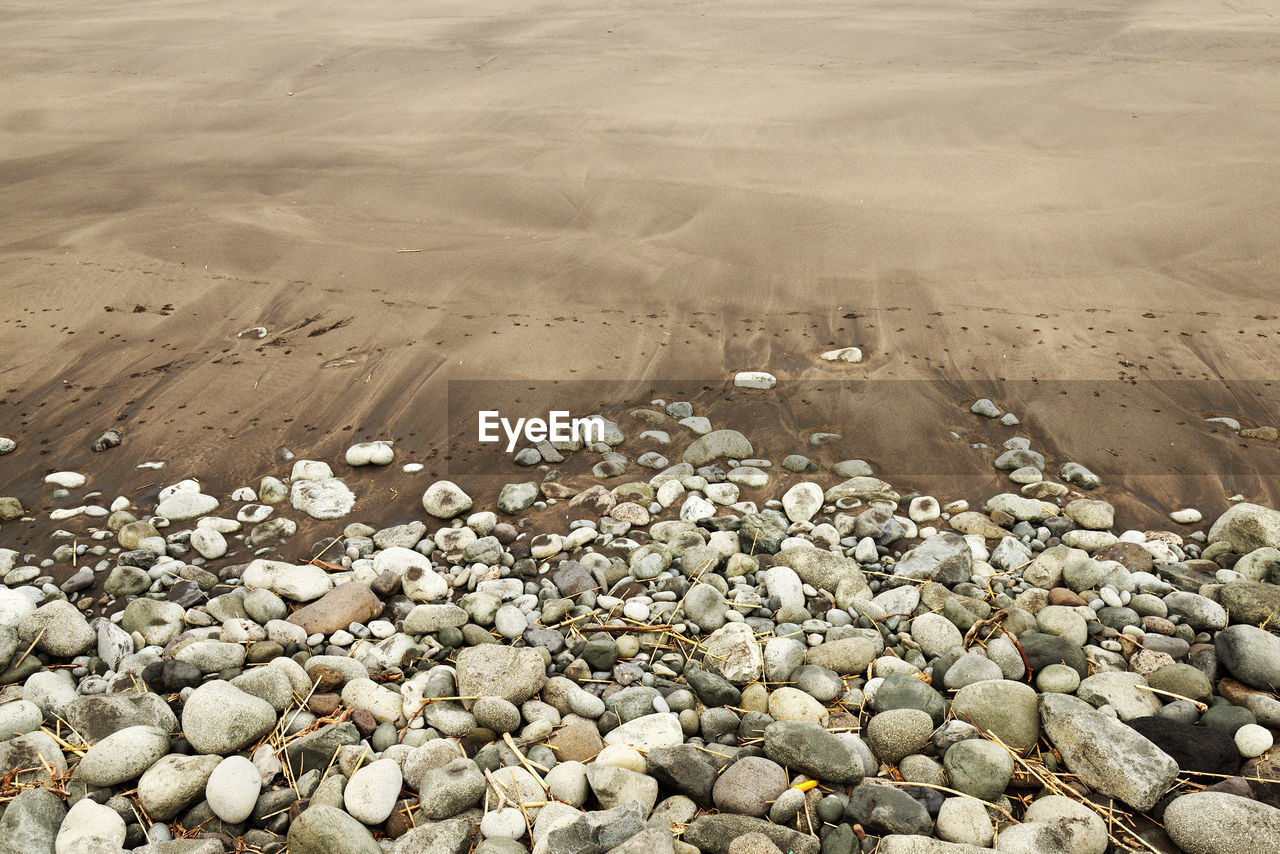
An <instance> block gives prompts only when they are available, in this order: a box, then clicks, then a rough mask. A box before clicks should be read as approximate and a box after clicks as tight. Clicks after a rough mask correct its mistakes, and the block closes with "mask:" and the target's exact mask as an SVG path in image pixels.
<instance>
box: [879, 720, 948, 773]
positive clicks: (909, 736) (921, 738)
mask: <svg viewBox="0 0 1280 854" xmlns="http://www.w3.org/2000/svg"><path fill="white" fill-rule="evenodd" d="M933 729H934V726H933V718H932V717H930V715H929V713H928V712H924V711H921V710H919V709H890V710H889V711H887V712H881V713H880V714H878V715H876V716H874V717H873V718H871V721H870V722H869V723H868V724H867V746H868V747H870V748H871V752H872V753H874V754H875V756H876V758H877V759H879V760H880V761H881V762H886V763H888V764H890V765H896V764H898V763H899V762H901V761H902V759H903V758H904V757H907V756H910V755H911V754H913V753H919V752H920V750H921V748H923V747H924V746H925V744H927V743H928V741H929V736H931V735H933Z"/></svg>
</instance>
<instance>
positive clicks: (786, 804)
mask: <svg viewBox="0 0 1280 854" xmlns="http://www.w3.org/2000/svg"><path fill="white" fill-rule="evenodd" d="M803 806H804V792H802V791H800V790H799V789H787V790H786V791H785V792H783V793H782V794H781V795H778V799H777V800H776V801H774V802H773V806H772V807H770V808H769V821H771V822H773V823H774V824H785V823H787V822H789V821H790V820H791V819H793V818H795V817H796V814H797V813H799V812H800V809H801V808H802V807H803ZM843 812H844V807H843V806H842V807H841V808H840V813H837V815H836V821H839V820H840V814H842V813H843Z"/></svg>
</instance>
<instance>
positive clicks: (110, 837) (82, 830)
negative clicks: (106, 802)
mask: <svg viewBox="0 0 1280 854" xmlns="http://www.w3.org/2000/svg"><path fill="white" fill-rule="evenodd" d="M124 838H125V825H124V819H122V818H121V817H120V815H119V813H117V812H116V811H115V810H113V809H111V807H106V806H103V805H102V804H99V803H97V802H96V801H94V800H93V799H92V798H81V799H80V800H78V801H76V804H75V806H73V807H72V808H71V809H69V810H67V815H66V818H64V819H63V820H62V826H61V827H59V828H58V836H57V840H56V842H55V843H54V850H55V851H57V852H58V854H76V852H81V851H90V852H96V851H111V850H113V849H114V850H116V851H119V850H121V849H122V848H123V846H124ZM45 844H47V843H45ZM45 850H46V851H47V850H49V849H48V848H45Z"/></svg>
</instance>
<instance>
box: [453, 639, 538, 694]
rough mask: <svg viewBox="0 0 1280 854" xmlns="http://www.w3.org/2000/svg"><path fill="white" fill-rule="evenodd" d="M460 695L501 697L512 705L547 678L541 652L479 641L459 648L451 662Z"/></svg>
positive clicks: (536, 689) (534, 690) (536, 690)
mask: <svg viewBox="0 0 1280 854" xmlns="http://www.w3.org/2000/svg"><path fill="white" fill-rule="evenodd" d="M455 667H456V670H457V673H458V691H459V692H460V693H461V694H462V695H463V696H475V697H501V698H503V699H504V700H509V701H510V702H512V703H515V704H516V705H520V704H521V703H523V702H524V701H525V700H527V699H529V698H530V697H532V696H533V695H534V694H536V693H537V692H538V690H539V689H541V688H542V686H543V684H544V683H545V682H546V681H547V674H546V667H545V665H544V664H543V660H542V655H541V654H539V653H538V652H537V651H536V650H534V649H529V648H527V647H510V646H502V645H499V644H483V645H481V646H472V647H467V648H466V649H463V650H461V651H459V653H458V655H457V659H456V663H455Z"/></svg>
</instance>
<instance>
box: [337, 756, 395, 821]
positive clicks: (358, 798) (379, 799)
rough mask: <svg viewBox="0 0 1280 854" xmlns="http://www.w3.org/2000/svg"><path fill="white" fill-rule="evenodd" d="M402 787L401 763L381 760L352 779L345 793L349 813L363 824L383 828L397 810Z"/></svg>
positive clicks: (344, 800) (371, 764) (360, 770)
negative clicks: (397, 799)
mask: <svg viewBox="0 0 1280 854" xmlns="http://www.w3.org/2000/svg"><path fill="white" fill-rule="evenodd" d="M403 784H404V778H403V777H402V776H401V773H400V763H398V762H396V761H395V760H394V759H379V760H377V761H376V762H371V763H369V764H368V765H365V766H363V767H361V768H360V769H359V770H357V771H356V772H355V773H354V774H352V775H351V780H350V782H348V783H347V787H346V789H345V790H343V793H342V801H343V804H345V806H346V808H347V812H348V813H349V814H350V815H351V816H352V817H353V818H355V819H356V820H358V821H360V822H361V823H363V824H368V825H372V824H382V823H383V822H384V821H386V820H387V818H388V817H389V816H390V815H391V811H392V810H393V809H395V806H396V798H398V797H399V796H400V787H401V786H402V785H403Z"/></svg>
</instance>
